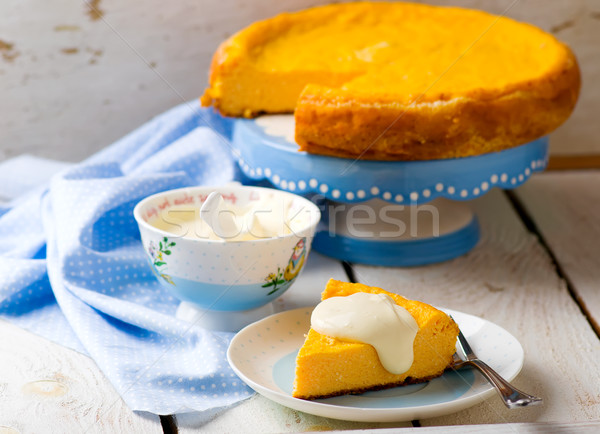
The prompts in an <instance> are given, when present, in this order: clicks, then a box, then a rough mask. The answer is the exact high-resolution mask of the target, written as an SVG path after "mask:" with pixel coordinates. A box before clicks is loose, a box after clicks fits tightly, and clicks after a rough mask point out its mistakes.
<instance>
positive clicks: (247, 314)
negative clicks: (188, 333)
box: [175, 301, 275, 332]
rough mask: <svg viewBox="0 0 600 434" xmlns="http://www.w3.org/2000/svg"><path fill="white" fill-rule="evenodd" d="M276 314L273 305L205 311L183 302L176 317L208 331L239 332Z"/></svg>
mask: <svg viewBox="0 0 600 434" xmlns="http://www.w3.org/2000/svg"><path fill="white" fill-rule="evenodd" d="M274 312H275V310H274V308H273V303H269V304H266V305H264V306H261V307H258V308H256V309H249V310H242V311H218V310H210V309H203V308H202V307H200V306H198V305H196V304H194V303H189V302H187V301H182V302H181V304H180V305H179V307H178V308H177V312H176V314H175V317H176V318H178V319H181V320H184V321H187V322H189V323H191V324H195V325H197V326H200V327H202V328H205V329H207V330H213V331H220V332H238V331H240V330H241V329H243V328H244V327H246V326H247V325H248V324H251V323H253V322H255V321H258V320H259V319H262V318H265V317H267V316H269V315H272V314H273V313H274Z"/></svg>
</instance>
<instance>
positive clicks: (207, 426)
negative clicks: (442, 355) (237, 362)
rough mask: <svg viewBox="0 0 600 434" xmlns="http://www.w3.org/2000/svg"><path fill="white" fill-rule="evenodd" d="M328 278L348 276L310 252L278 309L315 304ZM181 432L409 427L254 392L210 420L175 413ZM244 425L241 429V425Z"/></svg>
mask: <svg viewBox="0 0 600 434" xmlns="http://www.w3.org/2000/svg"><path fill="white" fill-rule="evenodd" d="M330 278H335V279H340V280H347V276H346V273H345V271H344V269H343V267H342V265H341V263H340V262H339V261H336V260H333V259H331V258H328V257H326V256H323V255H320V254H318V253H316V252H311V253H310V255H309V258H308V261H307V263H306V268H305V270H304V271H303V272H302V274H301V275H300V277H298V281H297V282H295V283H294V285H293V286H292V287H291V288H290V289H289V290H288V291H287V292H286V293H285V294H284V296H283V297H280V298H279V299H278V300H277V301H276V304H277V310H289V309H295V308H297V307H303V306H314V305H315V304H317V303H318V302H319V300H320V294H321V291H323V288H324V287H325V284H326V283H327V281H328V280H329V279H330ZM176 422H177V427H178V432H179V433H180V434H195V433H201V432H241V431H244V432H256V433H258V432H304V431H325V430H327V431H329V430H335V429H338V430H343V429H363V428H372V427H377V428H385V427H408V426H412V425H411V424H410V423H403V422H401V423H395V424H389V423H388V424H367V423H359V422H348V421H342V420H334V419H328V418H324V417H319V416H313V415H310V414H306V413H303V412H299V411H295V410H292V409H290V408H287V407H284V406H282V405H279V404H276V403H274V402H272V401H269V400H268V399H266V398H263V397H262V396H260V395H255V396H253V397H252V398H250V399H248V400H246V401H244V402H242V403H241V404H239V405H238V406H236V407H233V408H232V409H229V410H227V411H226V412H223V413H221V414H219V415H217V416H216V417H215V418H214V419H212V420H210V421H208V422H207V421H206V417H205V416H202V415H199V414H197V413H187V414H182V415H177V416H176ZM242 427H243V429H242Z"/></svg>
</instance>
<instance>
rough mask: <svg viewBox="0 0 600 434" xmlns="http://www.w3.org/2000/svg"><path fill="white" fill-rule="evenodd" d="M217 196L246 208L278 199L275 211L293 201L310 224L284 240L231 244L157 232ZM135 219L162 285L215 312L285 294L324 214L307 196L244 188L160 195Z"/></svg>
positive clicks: (146, 202)
mask: <svg viewBox="0 0 600 434" xmlns="http://www.w3.org/2000/svg"><path fill="white" fill-rule="evenodd" d="M213 191H218V192H219V193H221V194H222V195H223V197H224V198H225V199H226V200H228V201H230V203H233V202H235V205H236V206H242V207H243V206H245V205H248V204H249V203H250V202H252V201H256V200H259V199H260V198H261V197H263V195H272V201H273V203H274V205H277V204H281V205H280V206H283V202H284V200H287V201H289V200H291V209H293V210H294V213H296V212H298V213H300V214H298V215H304V217H303V220H302V219H301V221H305V223H306V224H302V225H301V226H299V227H297V228H295V230H294V231H293V232H292V233H289V234H286V235H283V236H280V237H274V238H261V239H257V240H251V241H231V242H230V241H227V242H225V241H222V240H210V239H198V238H188V237H184V236H182V234H181V232H182V231H181V230H179V231H177V230H173V231H170V230H169V231H164V230H161V229H158V228H156V227H155V226H153V223H155V222H156V219H161V218H165V216H167V215H169V211H171V212H175V211H177V212H179V211H181V210H182V209H186V207H187V209H188V210H190V212H193V210H196V211H198V210H199V209H200V207H201V206H202V203H203V202H204V200H206V197H207V196H208V195H209V194H210V193H211V192H213ZM267 197H269V196H267ZM303 213H305V214H303ZM133 214H134V217H135V219H136V221H137V223H138V225H139V229H140V234H141V238H142V244H143V246H144V249H145V250H146V253H147V254H148V259H149V262H150V266H151V267H152V270H153V271H154V273H155V274H156V277H157V278H158V280H159V281H160V283H161V284H162V285H163V286H164V287H165V288H167V289H168V290H169V291H171V292H172V293H173V294H174V295H175V296H177V297H178V298H179V299H181V300H183V301H187V302H191V303H193V304H194V305H196V306H199V307H200V308H202V309H208V310H213V311H244V310H249V309H255V308H258V307H261V306H264V305H266V304H267V303H269V302H271V301H272V300H273V299H275V298H276V297H279V296H280V295H281V294H283V293H284V292H285V291H286V290H287V289H288V288H289V287H290V286H291V285H292V283H293V282H294V280H295V279H296V277H297V276H298V274H299V272H300V271H301V269H302V267H303V265H304V263H305V262H306V259H307V257H308V254H309V252H310V247H311V242H312V239H313V236H314V233H315V228H316V226H317V224H318V222H319V219H320V212H319V209H318V208H317V207H316V206H315V205H314V204H313V203H312V202H310V201H309V200H307V199H305V198H303V197H301V196H298V195H295V194H292V193H287V192H283V191H279V190H274V189H270V188H260V187H246V186H238V185H233V186H223V187H190V188H182V189H177V190H170V191H166V192H162V193H158V194H155V195H153V196H149V197H147V198H145V199H143V200H142V201H141V202H140V203H138V204H137V205H136V207H135V209H134V211H133ZM174 229H177V227H176V226H174ZM177 232H179V234H177Z"/></svg>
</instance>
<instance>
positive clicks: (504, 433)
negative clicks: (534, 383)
mask: <svg viewBox="0 0 600 434" xmlns="http://www.w3.org/2000/svg"><path fill="white" fill-rule="evenodd" d="M338 432H339V431H338ZM363 432H372V431H364V430H358V431H355V434H357V433H363ZM397 432H398V431H397V430H393V429H382V430H378V431H377V434H386V433H397ZM598 432H600V422H579V423H558V422H546V423H505V424H502V425H498V424H489V425H455V426H436V427H418V428H405V429H403V430H402V433H420V434H424V433H431V434H435V433H443V434H469V433H473V434H480V433H482V434H486V433H493V434H516V433H527V434H556V433H569V434H576V433H594V434H596V433H598Z"/></svg>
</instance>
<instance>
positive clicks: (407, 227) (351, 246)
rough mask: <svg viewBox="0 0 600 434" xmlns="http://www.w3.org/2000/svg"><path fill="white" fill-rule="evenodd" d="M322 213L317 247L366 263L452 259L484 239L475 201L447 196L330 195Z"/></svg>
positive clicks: (400, 263)
mask: <svg viewBox="0 0 600 434" xmlns="http://www.w3.org/2000/svg"><path fill="white" fill-rule="evenodd" d="M321 213H322V216H323V220H322V221H321V223H320V225H319V227H318V228H317V233H316V235H315V239H314V241H313V247H314V249H315V250H316V251H318V252H320V253H323V254H325V255H328V256H332V257H334V258H337V259H341V260H344V261H349V262H356V263H361V264H371V265H382V266H418V265H426V264H431V263H435V262H441V261H446V260H449V259H453V258H455V257H457V256H460V255H463V254H465V253H467V252H468V251H469V250H471V249H472V248H473V247H474V246H475V244H477V241H478V239H479V225H478V223H477V218H476V216H475V214H474V213H473V211H472V210H471V208H470V206H469V204H468V203H466V202H456V201H451V200H448V199H443V198H438V199H434V200H432V201H431V202H429V203H426V204H422V205H398V204H393V203H388V202H386V201H382V200H378V199H374V200H369V201H366V202H362V203H354V204H348V203H340V202H333V201H329V200H325V201H324V202H323V203H322V204H321Z"/></svg>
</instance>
